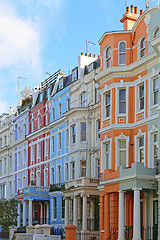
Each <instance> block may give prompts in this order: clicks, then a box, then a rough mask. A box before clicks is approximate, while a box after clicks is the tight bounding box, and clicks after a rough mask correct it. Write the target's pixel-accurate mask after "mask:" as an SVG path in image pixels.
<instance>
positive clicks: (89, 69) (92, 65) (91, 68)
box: [88, 63, 94, 72]
mask: <svg viewBox="0 0 160 240" xmlns="http://www.w3.org/2000/svg"><path fill="white" fill-rule="evenodd" d="M93 69H94V63H92V64H90V65H89V66H88V72H91V71H92V70H93Z"/></svg>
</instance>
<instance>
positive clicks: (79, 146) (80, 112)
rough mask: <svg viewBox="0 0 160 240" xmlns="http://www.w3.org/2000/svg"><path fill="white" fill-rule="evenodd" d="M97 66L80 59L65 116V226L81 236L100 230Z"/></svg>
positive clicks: (88, 59) (95, 63)
mask: <svg viewBox="0 0 160 240" xmlns="http://www.w3.org/2000/svg"><path fill="white" fill-rule="evenodd" d="M89 61H90V62H89ZM99 62H100V61H99V59H96V58H92V57H91V55H90V56H84V55H83V54H82V55H81V56H80V57H79V66H78V73H79V74H78V75H79V79H78V80H77V81H75V82H74V83H72V85H71V89H70V92H71V109H70V110H69V111H67V112H66V114H65V116H66V121H68V131H69V165H68V163H67V165H66V166H65V191H64V196H65V225H68V224H69V223H73V224H74V225H76V226H77V227H78V232H80V231H82V235H85V233H87V232H91V231H94V232H96V231H98V229H99V191H98V189H97V186H98V183H99V167H100V165H99V159H100V156H99V133H98V131H99V128H100V125H99V124H100V94H99V84H97V83H96V81H95V75H96V73H97V69H98V68H99ZM89 63H90V64H89ZM88 64H89V65H88ZM86 65H87V66H86ZM67 171H68V173H67Z"/></svg>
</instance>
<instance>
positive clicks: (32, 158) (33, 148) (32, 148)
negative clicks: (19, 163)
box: [31, 145, 35, 162]
mask: <svg viewBox="0 0 160 240" xmlns="http://www.w3.org/2000/svg"><path fill="white" fill-rule="evenodd" d="M34 160H35V145H32V146H31V162H34Z"/></svg>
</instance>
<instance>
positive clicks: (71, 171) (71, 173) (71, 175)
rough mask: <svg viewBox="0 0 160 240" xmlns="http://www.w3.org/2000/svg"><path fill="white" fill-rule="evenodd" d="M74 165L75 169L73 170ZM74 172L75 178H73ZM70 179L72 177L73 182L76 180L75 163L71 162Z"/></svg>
mask: <svg viewBox="0 0 160 240" xmlns="http://www.w3.org/2000/svg"><path fill="white" fill-rule="evenodd" d="M73 164H74V168H73ZM73 172H74V176H73ZM70 177H71V180H74V179H75V178H76V173H75V161H71V162H70Z"/></svg>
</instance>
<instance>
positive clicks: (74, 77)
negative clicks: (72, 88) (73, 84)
mask: <svg viewBox="0 0 160 240" xmlns="http://www.w3.org/2000/svg"><path fill="white" fill-rule="evenodd" d="M75 80H77V70H74V71H73V72H72V81H75Z"/></svg>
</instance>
